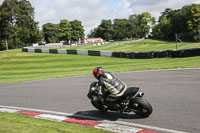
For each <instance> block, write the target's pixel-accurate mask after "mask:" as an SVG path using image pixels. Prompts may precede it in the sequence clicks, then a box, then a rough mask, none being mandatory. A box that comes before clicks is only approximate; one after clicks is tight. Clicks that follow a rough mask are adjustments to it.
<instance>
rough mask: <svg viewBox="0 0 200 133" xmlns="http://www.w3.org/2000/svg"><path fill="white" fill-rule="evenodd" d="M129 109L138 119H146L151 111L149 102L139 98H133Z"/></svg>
mask: <svg viewBox="0 0 200 133" xmlns="http://www.w3.org/2000/svg"><path fill="white" fill-rule="evenodd" d="M129 108H131V109H132V110H133V112H135V113H136V114H137V115H139V116H140V117H148V116H149V115H151V113H152V111H153V109H152V106H151V104H150V103H149V102H147V101H146V100H145V99H143V98H140V97H135V98H133V99H132V100H131V101H130V104H129Z"/></svg>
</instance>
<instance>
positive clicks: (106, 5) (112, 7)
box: [0, 0, 200, 34]
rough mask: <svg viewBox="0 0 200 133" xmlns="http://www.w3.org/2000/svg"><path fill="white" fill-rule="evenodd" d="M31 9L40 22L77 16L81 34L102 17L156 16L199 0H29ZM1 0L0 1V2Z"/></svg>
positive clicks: (57, 20) (95, 25)
mask: <svg viewBox="0 0 200 133" xmlns="http://www.w3.org/2000/svg"><path fill="white" fill-rule="evenodd" d="M29 1H30V2H31V4H32V6H33V7H34V8H35V20H36V21H38V22H39V26H40V27H41V26H42V25H43V24H45V23H48V22H51V23H59V21H60V20H62V19H67V20H69V21H71V20H74V19H78V20H80V21H81V22H82V24H83V26H84V29H85V33H86V34H88V33H89V32H90V30H91V29H93V28H95V27H97V26H98V25H99V24H100V22H101V20H102V19H108V18H109V19H115V18H128V17H129V16H130V15H131V14H139V13H142V12H150V13H151V14H152V16H154V17H156V18H158V17H159V16H160V13H161V12H163V11H164V10H165V9H166V8H172V9H178V8H182V7H183V6H184V5H187V4H191V3H196V4H200V0H29ZM2 2H3V0H0V4H2Z"/></svg>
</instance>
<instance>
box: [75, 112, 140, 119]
mask: <svg viewBox="0 0 200 133" xmlns="http://www.w3.org/2000/svg"><path fill="white" fill-rule="evenodd" d="M76 115H78V116H79V115H80V116H86V117H88V118H90V117H91V118H92V117H93V118H98V119H102V120H110V121H116V120H118V119H120V118H122V119H143V118H142V117H139V116H138V115H136V114H133V113H132V114H128V113H123V114H121V113H118V112H110V111H108V112H100V111H98V110H88V111H79V112H77V113H75V114H74V116H76Z"/></svg>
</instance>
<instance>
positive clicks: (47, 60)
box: [0, 49, 200, 83]
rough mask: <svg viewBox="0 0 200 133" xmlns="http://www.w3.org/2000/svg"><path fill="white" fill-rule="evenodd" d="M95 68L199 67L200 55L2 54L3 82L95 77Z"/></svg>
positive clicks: (136, 69) (0, 72)
mask: <svg viewBox="0 0 200 133" xmlns="http://www.w3.org/2000/svg"><path fill="white" fill-rule="evenodd" d="M96 66H102V67H104V69H105V71H111V72H122V71H123V72H124V71H138V70H153V69H172V68H197V67H200V56H199V57H190V58H155V59H123V58H108V57H97V56H84V55H65V54H63V55H62V54H44V53H24V52H21V49H18V50H9V51H3V52H0V83H9V82H18V81H27V80H38V79H46V78H57V77H68V76H78V75H89V74H92V70H93V68H94V67H96Z"/></svg>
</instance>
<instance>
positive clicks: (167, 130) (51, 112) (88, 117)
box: [0, 105, 187, 133]
mask: <svg viewBox="0 0 200 133" xmlns="http://www.w3.org/2000/svg"><path fill="white" fill-rule="evenodd" d="M0 107H1V108H9V109H17V110H26V111H32V112H40V113H45V114H46V113H47V114H55V115H64V116H69V117H70V116H71V117H79V118H86V119H91V120H97V121H100V122H105V123H114V124H120V125H126V126H134V127H138V128H145V129H150V130H157V131H162V132H168V133H187V132H183V131H177V130H172V129H166V128H159V127H154V126H148V125H143V124H136V123H128V122H123V121H116V122H114V121H109V120H103V119H101V118H96V117H90V116H83V115H76V114H70V113H63V112H56V111H48V110H41V109H31V108H23V107H13V106H4V105H0Z"/></svg>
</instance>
